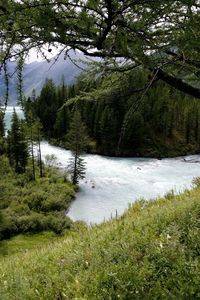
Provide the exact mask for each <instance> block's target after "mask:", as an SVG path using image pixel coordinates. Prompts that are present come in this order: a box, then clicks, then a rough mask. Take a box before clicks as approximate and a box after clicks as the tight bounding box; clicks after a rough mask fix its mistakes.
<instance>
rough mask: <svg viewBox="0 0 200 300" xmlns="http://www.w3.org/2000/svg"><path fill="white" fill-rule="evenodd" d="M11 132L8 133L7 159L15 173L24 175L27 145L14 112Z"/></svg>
mask: <svg viewBox="0 0 200 300" xmlns="http://www.w3.org/2000/svg"><path fill="white" fill-rule="evenodd" d="M11 122H12V123H11V130H10V131H8V138H7V141H8V157H9V162H10V165H11V166H12V167H14V169H15V172H17V173H24V172H25V170H26V165H27V163H28V156H29V153H28V144H27V142H26V140H25V134H24V131H23V127H22V124H21V122H20V120H19V118H18V116H17V114H16V111H15V110H14V112H13V115H12V121H11Z"/></svg>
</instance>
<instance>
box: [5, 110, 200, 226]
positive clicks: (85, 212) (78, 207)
mask: <svg viewBox="0 0 200 300" xmlns="http://www.w3.org/2000/svg"><path fill="white" fill-rule="evenodd" d="M10 111H11V110H10ZM7 120H8V114H7ZM41 148H42V157H43V159H44V158H45V156H46V155H47V154H54V155H55V156H56V157H57V161H58V163H59V164H60V167H62V168H66V166H67V164H68V161H69V158H70V157H71V153H70V151H67V150H64V149H62V148H59V147H55V146H52V145H49V143H48V142H42V145H41ZM84 159H85V161H86V166H87V171H86V178H85V179H84V180H81V181H80V189H79V192H78V193H77V195H76V199H75V201H74V202H73V203H72V205H71V207H70V210H69V212H68V215H69V217H70V218H71V219H73V220H83V221H86V222H87V223H100V222H102V221H103V220H104V219H105V220H108V219H109V218H110V217H111V215H112V216H113V217H114V216H115V215H116V211H117V214H118V215H120V214H122V213H123V212H124V211H125V210H126V209H127V208H128V205H129V203H133V202H134V201H135V200H136V199H141V198H145V199H152V198H155V197H157V196H163V195H164V194H166V193H167V192H169V191H170V190H172V189H173V190H174V191H175V192H176V193H179V192H180V191H183V190H184V189H186V188H191V183H192V179H193V178H194V177H197V176H200V155H191V156H185V157H178V158H166V159H162V160H160V159H152V158H115V157H105V156H101V155H89V154H88V155H85V156H84Z"/></svg>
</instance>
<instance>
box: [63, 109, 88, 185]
mask: <svg viewBox="0 0 200 300" xmlns="http://www.w3.org/2000/svg"><path fill="white" fill-rule="evenodd" d="M66 140H67V146H68V148H69V149H70V150H71V151H72V154H73V158H72V159H71V161H70V163H69V171H70V173H71V175H72V182H73V183H74V184H77V183H78V181H79V179H82V178H84V175H85V163H84V160H83V159H82V158H81V157H80V156H81V154H83V152H84V150H85V148H86V145H87V135H86V129H85V125H84V124H83V123H82V120H81V115H80V112H79V111H78V110H75V112H74V114H73V118H72V121H71V124H70V129H69V132H68V134H67V137H66Z"/></svg>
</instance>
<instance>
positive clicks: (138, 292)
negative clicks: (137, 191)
mask: <svg viewBox="0 0 200 300" xmlns="http://www.w3.org/2000/svg"><path fill="white" fill-rule="evenodd" d="M199 200H200V188H199V187H198V188H197V187H196V188H195V189H194V190H192V191H186V192H185V193H183V194H181V195H178V196H173V194H170V195H168V196H167V198H165V199H157V200H155V201H150V202H145V201H139V202H137V203H135V204H134V205H133V206H132V207H131V208H130V209H129V210H128V211H127V212H126V213H125V214H124V215H123V216H122V217H120V218H119V219H117V220H113V221H110V222H107V223H105V224H101V225H99V226H94V227H93V228H84V227H80V229H79V230H78V231H73V232H71V233H70V232H69V233H68V236H67V237H63V238H62V239H61V240H58V241H56V242H53V243H52V242H49V243H45V244H44V246H42V247H37V248H35V249H32V250H27V251H25V252H20V253H18V254H13V255H9V256H7V257H5V258H3V260H1V266H0V295H1V300H12V299H17V300H26V299H31V300H34V299H40V300H41V299H44V300H47V299H48V300H51V299H52V300H67V299H77V300H78V299H85V300H86V299H87V300H96V299H99V300H101V299H102V300H103V299H106V300H107V299H108V300H109V299H110V300H111V299H112V300H113V299H124V300H128V299H170V300H171V299H185V300H186V299H187V300H188V299H191V300H193V299H200V261H199V256H200V230H199V229H200V201H199Z"/></svg>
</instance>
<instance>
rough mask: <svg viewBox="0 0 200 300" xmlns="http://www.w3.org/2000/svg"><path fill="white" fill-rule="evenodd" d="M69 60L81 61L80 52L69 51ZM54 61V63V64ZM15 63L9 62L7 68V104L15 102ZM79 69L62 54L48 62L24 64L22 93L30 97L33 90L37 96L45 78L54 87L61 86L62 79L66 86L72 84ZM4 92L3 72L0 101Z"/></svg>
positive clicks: (0, 83) (1, 75)
mask: <svg viewBox="0 0 200 300" xmlns="http://www.w3.org/2000/svg"><path fill="white" fill-rule="evenodd" d="M70 55H71V59H74V60H75V59H76V60H79V59H83V58H84V56H83V54H81V53H80V52H76V53H74V52H73V51H70ZM55 61H56V63H54V62H55ZM15 68H16V62H14V61H13V62H12V61H10V62H9V63H8V66H7V71H8V74H9V98H10V99H9V100H10V101H9V104H10V105H11V104H13V105H15V104H16V101H17V89H16V87H17V73H16V72H15ZM79 73H80V69H79V68H78V67H77V66H76V65H75V64H73V62H72V61H71V60H70V59H69V58H66V59H64V54H63V55H61V56H60V57H59V58H58V59H57V57H53V58H51V59H50V61H49V62H47V61H46V60H44V61H35V62H32V63H30V64H24V67H23V92H24V94H25V96H30V95H31V92H32V90H33V89H35V91H36V94H39V93H40V91H41V89H42V86H43V85H44V83H45V79H46V78H52V79H53V81H54V82H55V84H56V85H59V84H61V82H62V80H63V79H64V80H65V82H66V83H67V84H73V83H74V82H75V80H76V77H77V76H78V75H79ZM5 92H6V85H5V76H4V72H2V74H0V100H2V99H3V98H4V95H5Z"/></svg>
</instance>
